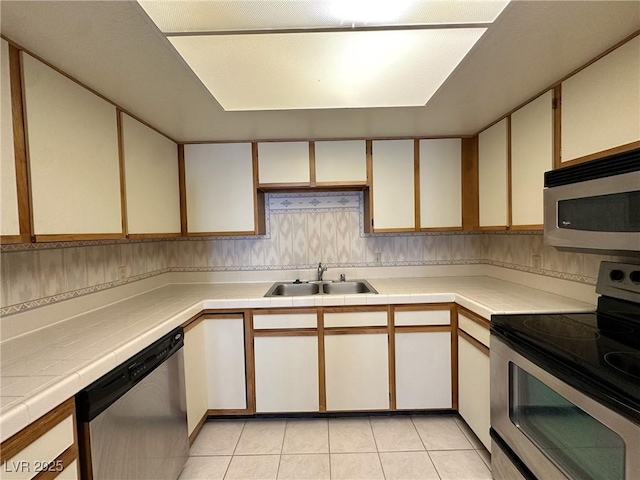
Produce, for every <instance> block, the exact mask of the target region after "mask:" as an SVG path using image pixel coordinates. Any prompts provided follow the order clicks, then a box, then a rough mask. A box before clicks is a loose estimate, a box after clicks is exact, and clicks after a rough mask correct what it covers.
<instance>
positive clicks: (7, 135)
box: [0, 40, 20, 236]
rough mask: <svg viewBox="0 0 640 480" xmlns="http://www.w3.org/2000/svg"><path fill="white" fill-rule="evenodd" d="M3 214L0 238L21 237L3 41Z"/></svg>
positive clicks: (0, 81) (0, 130) (6, 47)
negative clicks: (8, 236)
mask: <svg viewBox="0 0 640 480" xmlns="http://www.w3.org/2000/svg"><path fill="white" fill-rule="evenodd" d="M0 48H1V49H2V50H1V51H0V65H1V68H0V75H1V76H0V102H1V103H0V121H1V122H2V123H1V124H0V159H1V167H0V168H1V169H0V181H1V182H2V183H1V184H0V195H1V197H0V201H2V212H1V215H0V228H1V230H0V234H1V235H3V236H4V235H20V222H19V216H18V189H17V184H16V163H15V152H14V146H13V117H12V115H11V113H12V110H11V78H10V74H9V44H8V43H7V42H6V41H4V40H0Z"/></svg>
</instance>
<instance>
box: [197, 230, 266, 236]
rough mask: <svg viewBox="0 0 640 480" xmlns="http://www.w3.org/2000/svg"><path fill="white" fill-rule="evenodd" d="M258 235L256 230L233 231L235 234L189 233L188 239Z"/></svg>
mask: <svg viewBox="0 0 640 480" xmlns="http://www.w3.org/2000/svg"><path fill="white" fill-rule="evenodd" d="M240 235H242V236H247V235H256V232H255V231H254V230H244V231H233V232H189V233H187V235H186V236H187V237H232V236H240Z"/></svg>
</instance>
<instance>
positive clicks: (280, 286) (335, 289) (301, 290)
mask: <svg viewBox="0 0 640 480" xmlns="http://www.w3.org/2000/svg"><path fill="white" fill-rule="evenodd" d="M358 293H378V292H377V291H376V290H375V288H373V287H372V286H371V284H370V283H369V282H367V281H366V280H352V281H348V282H347V281H345V282H331V281H323V282H276V283H274V284H273V286H272V287H271V288H270V289H269V291H268V292H267V293H266V294H265V297H297V296H302V295H352V294H358Z"/></svg>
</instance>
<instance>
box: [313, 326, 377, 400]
mask: <svg viewBox="0 0 640 480" xmlns="http://www.w3.org/2000/svg"><path fill="white" fill-rule="evenodd" d="M388 342H389V337H388V335H387V334H386V333H366V334H365V333H353V334H346V335H327V336H325V339H324V347H325V354H324V356H325V375H326V394H327V410H328V411H332V410H349V411H350V410H353V411H357V410H387V409H389V350H388Z"/></svg>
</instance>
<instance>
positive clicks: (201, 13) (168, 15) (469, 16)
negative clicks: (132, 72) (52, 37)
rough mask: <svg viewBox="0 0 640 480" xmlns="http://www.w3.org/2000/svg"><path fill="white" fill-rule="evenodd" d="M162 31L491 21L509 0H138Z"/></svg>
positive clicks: (481, 22) (224, 30)
mask: <svg viewBox="0 0 640 480" xmlns="http://www.w3.org/2000/svg"><path fill="white" fill-rule="evenodd" d="M138 3H139V4H140V5H141V6H142V8H143V9H144V10H145V11H146V12H147V14H148V15H149V17H151V19H152V20H153V21H154V23H155V24H156V25H157V26H158V28H160V30H161V31H162V32H164V33H181V32H232V31H238V30H239V31H247V30H270V29H275V30H280V29H297V28H305V29H318V28H336V27H351V26H390V25H394V26H401V25H403V26H409V25H450V24H478V23H480V24H483V23H492V22H493V21H494V20H495V19H496V18H497V17H498V15H500V13H501V12H502V10H503V9H504V8H505V7H506V5H507V4H508V3H509V0H447V1H444V0H320V1H316V0H314V1H310V0H306V1H301V0H288V1H287V0H249V1H246V0H245V1H219V0H211V1H197V0H196V1H186V0H158V1H156V0H138Z"/></svg>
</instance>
